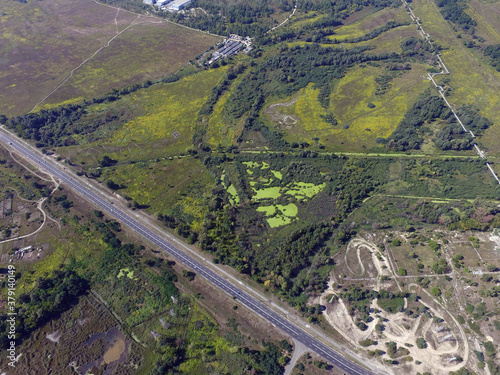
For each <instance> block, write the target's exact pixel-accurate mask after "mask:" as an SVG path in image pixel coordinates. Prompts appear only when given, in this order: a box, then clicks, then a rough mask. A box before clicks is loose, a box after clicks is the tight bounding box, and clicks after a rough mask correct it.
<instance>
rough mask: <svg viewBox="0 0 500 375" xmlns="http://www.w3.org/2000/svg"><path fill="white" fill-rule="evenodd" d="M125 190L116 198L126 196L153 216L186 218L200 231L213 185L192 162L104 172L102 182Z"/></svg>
mask: <svg viewBox="0 0 500 375" xmlns="http://www.w3.org/2000/svg"><path fill="white" fill-rule="evenodd" d="M108 180H113V182H115V183H116V184H118V185H121V186H124V188H121V189H119V190H118V192H117V193H118V194H120V195H122V196H127V197H129V198H131V199H133V200H134V201H135V202H137V203H139V205H141V206H148V207H150V208H151V209H150V211H151V212H152V213H155V214H158V213H163V212H169V213H170V212H172V210H174V208H175V213H176V216H177V217H179V218H180V217H183V216H186V217H188V218H189V219H188V220H187V221H189V222H190V224H192V225H193V226H194V227H195V228H196V229H199V227H200V226H201V222H202V221H203V217H204V215H206V213H207V212H208V207H207V206H206V205H205V204H204V201H205V198H206V196H208V195H209V192H210V189H211V187H213V185H214V182H213V179H212V178H211V176H210V175H209V173H208V171H207V170H206V169H204V168H203V166H202V164H201V163H200V162H199V161H197V160H195V159H193V158H191V157H186V158H183V159H174V160H162V161H159V162H154V163H149V164H147V163H135V164H128V165H121V166H116V167H111V168H106V169H104V171H103V173H102V175H101V181H102V182H104V183H105V182H106V181H108Z"/></svg>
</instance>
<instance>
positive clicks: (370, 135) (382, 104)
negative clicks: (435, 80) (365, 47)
mask: <svg viewBox="0 0 500 375" xmlns="http://www.w3.org/2000/svg"><path fill="white" fill-rule="evenodd" d="M413 66H414V67H413V69H412V70H410V71H406V72H404V73H403V74H402V75H401V76H399V77H396V78H395V79H394V80H393V81H392V86H391V88H390V89H389V90H388V91H387V92H386V93H385V94H383V95H375V89H376V82H375V77H377V76H378V75H380V74H383V73H384V69H383V68H381V67H379V68H378V67H373V66H364V67H356V68H352V69H351V70H349V72H348V73H347V74H346V75H345V77H343V78H341V79H340V80H339V81H338V82H337V83H335V86H334V88H333V90H332V93H331V99H330V107H329V110H331V112H332V113H333V115H334V116H335V118H336V119H337V121H338V125H336V126H332V125H331V124H329V123H327V122H326V121H325V119H323V118H322V117H321V115H324V114H326V110H325V109H324V108H323V107H321V105H320V103H319V101H318V93H319V90H318V89H315V88H314V86H313V85H309V86H308V87H306V88H305V89H302V90H300V91H299V92H298V93H297V94H296V95H294V96H293V97H292V98H290V99H289V100H287V101H284V102H283V101H281V102H279V103H274V104H271V105H270V106H268V107H267V109H265V114H266V115H268V116H269V117H271V118H272V119H274V121H273V122H276V121H277V122H278V126H279V128H280V129H281V130H283V131H285V137H284V138H285V139H286V140H287V141H289V142H293V141H302V140H306V141H307V142H309V143H311V144H314V143H315V141H314V140H313V138H314V137H317V138H319V142H320V143H322V144H324V145H325V146H328V147H331V148H332V149H334V150H338V151H347V150H351V151H363V150H366V149H369V148H372V147H375V146H376V145H377V144H376V143H375V139H376V138H378V137H383V138H385V137H388V136H389V135H390V134H392V132H393V131H394V129H396V127H397V125H398V124H399V122H400V121H401V119H402V118H403V115H404V113H405V112H406V110H407V109H408V108H410V107H411V106H412V104H413V102H414V101H415V100H416V98H417V97H418V95H419V94H420V93H421V92H422V91H423V90H424V89H425V88H427V87H429V81H427V80H425V79H424V78H423V76H424V74H425V68H426V67H425V66H424V65H421V64H414V65H413ZM369 103H373V104H374V105H375V107H374V108H369V107H368V104H369ZM346 127H347V128H346Z"/></svg>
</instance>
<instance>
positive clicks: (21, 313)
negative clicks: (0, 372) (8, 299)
mask: <svg viewBox="0 0 500 375" xmlns="http://www.w3.org/2000/svg"><path fill="white" fill-rule="evenodd" d="M88 288H89V283H88V280H86V279H84V278H82V277H80V276H78V275H77V274H76V273H75V272H74V271H72V270H70V269H68V268H65V269H63V270H61V271H55V272H53V273H52V274H51V275H50V276H47V277H41V278H39V279H38V280H37V282H36V287H35V289H34V290H33V292H31V293H30V294H23V295H21V296H19V302H20V303H19V304H18V306H17V310H16V313H17V315H16V316H15V319H16V335H17V336H16V339H18V340H19V339H21V340H22V339H25V338H26V337H27V336H28V335H29V334H30V333H31V332H33V331H34V330H36V329H37V328H40V327H41V326H42V325H44V324H45V323H46V322H48V321H49V320H51V319H57V317H58V316H59V314H60V313H62V312H64V311H66V310H68V309H69V308H71V307H72V306H73V305H75V304H76V303H77V302H78V297H79V296H80V295H81V294H83V293H85V292H86V291H87V290H88ZM8 319H9V316H7V315H6V314H3V315H2V316H1V321H0V328H1V330H0V345H2V347H4V348H7V347H8V345H9V342H10V341H11V340H10V339H9V338H8V333H9V330H8Z"/></svg>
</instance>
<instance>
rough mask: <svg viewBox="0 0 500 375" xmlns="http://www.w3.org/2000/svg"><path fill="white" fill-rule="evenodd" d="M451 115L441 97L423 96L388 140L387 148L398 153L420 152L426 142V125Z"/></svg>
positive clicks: (428, 94)
mask: <svg viewBox="0 0 500 375" xmlns="http://www.w3.org/2000/svg"><path fill="white" fill-rule="evenodd" d="M451 115H452V113H451V111H450V110H449V109H448V108H447V107H446V106H445V103H444V101H443V99H442V98H441V97H439V96H437V95H432V94H430V93H426V94H424V95H422V96H421V97H420V98H419V99H418V100H417V101H416V102H415V104H414V105H413V107H412V108H411V109H409V110H408V112H406V114H405V116H404V118H403V120H401V122H400V123H399V125H398V127H397V128H396V130H395V131H394V133H392V135H391V136H390V137H389V138H388V139H387V141H388V142H387V148H388V149H391V150H396V151H408V150H418V149H419V148H420V146H421V145H422V143H423V141H424V138H423V137H422V135H423V133H424V132H426V131H427V129H425V128H424V127H423V125H424V123H425V122H428V121H433V120H435V119H437V118H443V119H448V118H449V117H450V116H451Z"/></svg>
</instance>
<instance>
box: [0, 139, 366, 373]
mask: <svg viewBox="0 0 500 375" xmlns="http://www.w3.org/2000/svg"><path fill="white" fill-rule="evenodd" d="M0 141H1V142H4V143H5V145H6V146H7V148H8V147H11V148H13V149H15V150H16V151H17V152H18V153H20V154H21V155H23V156H24V157H25V158H27V159H29V160H30V161H31V162H33V163H35V164H37V165H38V166H40V167H41V168H42V169H44V170H45V171H47V172H48V173H50V174H51V175H53V176H54V177H57V178H58V179H59V180H61V182H63V183H64V184H66V185H67V186H69V187H70V188H71V189H73V190H74V191H75V192H77V193H78V194H79V195H81V196H82V197H84V198H85V199H87V200H88V201H91V202H92V203H94V204H95V205H96V206H97V207H99V208H100V209H102V210H103V211H106V212H108V213H109V214H111V215H112V216H114V217H115V218H116V219H117V220H119V221H120V222H121V223H123V224H125V225H127V226H129V227H130V228H131V229H133V230H134V231H135V232H136V233H138V234H139V235H141V236H142V237H144V238H146V239H147V240H149V241H151V242H152V243H154V244H155V245H157V246H159V247H160V248H162V249H163V250H165V251H166V252H167V253H168V254H170V255H172V256H173V257H175V258H177V260H179V261H180V262H182V263H183V264H185V265H186V266H188V267H190V268H191V269H193V270H194V271H195V272H196V273H197V274H198V275H200V276H203V277H204V278H205V279H207V280H208V281H209V282H211V283H212V284H213V285H215V286H216V287H218V288H219V289H221V290H223V291H224V292H226V293H227V294H229V295H230V296H232V297H234V298H236V300H238V301H239V302H240V303H241V304H243V305H245V306H246V307H247V308H249V309H250V310H252V311H254V312H255V313H257V314H259V315H260V316H262V317H263V318H264V319H266V320H267V321H269V322H270V323H271V324H273V325H274V326H276V327H277V328H279V329H281V330H282V331H283V332H285V333H286V334H288V335H290V336H291V337H293V338H294V339H295V340H297V341H300V342H301V343H303V344H304V345H306V346H307V347H308V348H310V349H311V350H312V351H314V352H316V353H317V354H319V355H320V356H322V357H323V358H324V359H326V360H328V361H329V362H331V363H332V364H333V365H335V366H337V367H338V368H340V369H341V370H343V371H344V372H345V373H346V374H352V375H373V374H374V373H373V372H371V371H368V370H366V369H364V368H363V367H360V366H359V365H357V364H355V363H353V362H351V361H349V360H348V359H346V358H344V357H343V356H342V355H340V354H339V353H338V352H337V351H335V350H333V349H331V348H330V347H328V346H327V345H325V344H323V343H322V342H321V341H319V340H317V339H315V338H314V337H313V336H311V335H310V334H308V333H307V332H305V331H304V330H302V328H300V327H299V326H298V325H297V324H295V323H292V322H290V321H288V320H287V319H285V318H284V317H282V316H281V315H279V314H277V313H276V312H274V311H273V310H272V309H270V308H269V307H267V306H266V305H264V304H263V303H261V302H260V301H258V300H257V299H256V298H254V297H252V296H250V295H249V294H247V293H245V292H244V291H243V290H242V289H240V288H238V287H237V286H235V285H234V284H233V283H232V282H229V281H228V280H226V279H225V278H223V277H222V276H219V275H218V274H217V273H215V271H213V270H212V269H211V268H208V267H207V266H205V265H203V264H202V263H200V262H198V261H197V260H195V259H194V258H192V257H191V256H190V255H188V254H187V253H185V252H184V251H181V250H179V249H178V248H177V247H175V246H174V245H172V244H171V243H169V242H167V241H166V240H165V239H164V238H162V237H161V236H159V235H157V234H156V233H155V232H153V231H152V230H151V229H149V228H147V227H145V226H144V225H142V224H141V223H140V222H139V221H137V220H136V219H134V218H133V217H132V216H131V214H129V213H126V212H124V211H123V210H120V209H119V208H117V207H116V206H114V205H113V204H111V203H110V202H108V201H107V200H105V199H103V198H101V197H100V196H98V195H97V194H96V193H95V192H94V191H92V190H91V189H89V188H87V187H86V186H85V184H84V183H82V182H80V181H78V180H76V179H73V178H72V177H71V175H70V174H69V173H67V172H66V171H65V170H64V168H63V167H60V166H56V165H55V164H54V163H52V162H51V161H50V160H47V159H46V158H45V157H44V156H43V155H41V154H40V153H39V152H38V151H33V150H35V149H34V148H33V147H31V146H26V145H25V144H24V143H21V142H19V141H18V140H17V138H16V137H13V136H10V135H7V134H5V133H4V132H0ZM89 186H90V184H89Z"/></svg>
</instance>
